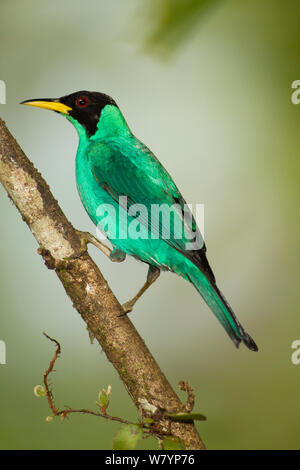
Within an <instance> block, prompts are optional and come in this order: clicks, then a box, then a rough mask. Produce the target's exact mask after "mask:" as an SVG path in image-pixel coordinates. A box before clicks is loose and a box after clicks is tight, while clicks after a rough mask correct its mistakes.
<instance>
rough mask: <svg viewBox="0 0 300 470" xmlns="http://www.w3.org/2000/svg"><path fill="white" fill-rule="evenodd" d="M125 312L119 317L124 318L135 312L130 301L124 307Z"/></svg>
mask: <svg viewBox="0 0 300 470" xmlns="http://www.w3.org/2000/svg"><path fill="white" fill-rule="evenodd" d="M122 307H123V310H124V312H123V313H121V314H120V315H119V317H124V316H125V315H127V313H129V312H132V310H133V303H132V302H131V301H130V300H129V301H128V302H125V304H123V305H122Z"/></svg>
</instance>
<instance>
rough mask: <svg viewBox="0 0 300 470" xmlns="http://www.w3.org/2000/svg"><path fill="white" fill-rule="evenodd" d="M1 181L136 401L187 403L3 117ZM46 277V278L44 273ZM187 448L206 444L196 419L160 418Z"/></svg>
mask: <svg viewBox="0 0 300 470" xmlns="http://www.w3.org/2000/svg"><path fill="white" fill-rule="evenodd" d="M0 181H1V183H2V184H3V186H4V187H5V189H6V191H7V193H8V195H9V197H10V198H11V199H12V201H13V202H14V204H15V206H16V207H17V209H18V210H19V212H20V214H21V216H22V218H23V220H24V221H25V222H26V224H27V225H28V227H29V229H30V230H31V232H32V234H33V235H34V237H35V238H36V240H37V242H38V244H39V246H40V250H39V251H40V253H41V254H42V256H43V258H44V260H45V262H46V265H47V266H48V268H50V269H54V270H55V272H56V274H57V276H58V277H59V279H60V280H61V282H62V284H63V286H64V288H65V291H66V293H67V295H68V296H69V297H70V299H71V301H72V303H73V306H74V307H75V308H76V310H77V311H78V312H79V314H80V315H81V317H82V318H83V320H84V321H85V323H86V324H87V327H88V329H89V330H90V331H91V332H92V333H93V335H94V336H95V338H96V340H97V341H98V343H99V345H100V346H101V348H102V349H103V351H104V352H105V354H106V356H107V358H108V360H109V361H110V362H111V363H112V364H113V366H114V367H115V369H116V370H117V372H118V374H119V376H120V378H121V380H122V382H123V384H124V386H125V388H126V390H127V392H128V393H129V395H130V397H131V398H132V400H133V402H134V404H135V405H136V407H137V408H138V409H139V411H140V413H141V414H143V413H144V410H143V409H142V407H141V404H140V399H146V400H147V401H148V402H149V403H150V404H152V405H154V406H156V407H157V408H159V409H161V410H166V411H167V412H169V413H170V412H171V413H174V412H179V411H183V410H184V405H183V404H182V403H181V401H180V400H179V398H178V396H177V395H176V393H175V392H174V390H173V389H172V387H171V385H170V384H169V382H168V381H167V379H166V377H165V376H164V374H163V373H162V371H161V370H160V368H159V366H158V365H157V363H156V361H155V360H154V358H153V356H152V355H151V353H150V351H149V350H148V348H147V346H146V345H145V343H144V341H143V339H142V338H141V337H140V335H139V334H138V332H137V330H136V329H135V327H134V326H133V324H132V323H131V321H130V319H129V318H128V317H119V315H120V313H122V312H123V310H122V307H121V305H120V303H119V302H118V300H117V299H116V297H115V296H114V294H113V292H112V291H111V289H110V287H109V285H108V284H107V282H106V280H105V279H104V277H103V275H102V274H101V272H100V270H99V268H98V267H97V266H96V264H95V263H94V261H93V260H92V259H91V257H90V256H89V254H88V253H87V252H86V251H85V252H83V251H82V246H81V240H80V237H79V235H78V233H77V232H76V230H75V229H74V227H73V226H72V224H71V223H70V222H69V221H68V219H67V218H66V216H65V215H64V213H63V212H62V210H61V208H60V207H59V205H58V203H57V201H56V200H55V199H54V197H53V195H52V193H51V191H50V189H49V186H48V185H47V183H46V182H45V181H44V179H43V178H42V176H41V174H40V173H39V172H38V171H37V170H36V169H35V168H34V166H33V164H32V163H31V162H30V161H29V160H28V158H27V157H26V155H25V154H24V152H23V151H22V149H21V148H20V146H19V145H18V143H17V142H16V141H15V139H14V138H13V136H12V135H11V134H10V132H9V131H8V129H7V127H6V126H5V123H4V122H3V121H2V120H1V119H0ZM45 282H46V279H45ZM169 429H170V431H171V433H172V435H174V436H178V437H180V438H181V439H182V440H183V441H184V443H185V446H186V448H187V449H204V448H205V447H204V444H203V442H202V440H201V438H200V437H199V435H198V432H197V430H196V429H195V427H194V425H193V424H192V423H178V422H173V421H169V420H168V419H167V418H165V417H164V418H161V419H160V420H159V422H158V423H157V431H158V433H159V432H164V431H167V430H169Z"/></svg>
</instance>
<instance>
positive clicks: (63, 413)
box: [43, 332, 169, 437]
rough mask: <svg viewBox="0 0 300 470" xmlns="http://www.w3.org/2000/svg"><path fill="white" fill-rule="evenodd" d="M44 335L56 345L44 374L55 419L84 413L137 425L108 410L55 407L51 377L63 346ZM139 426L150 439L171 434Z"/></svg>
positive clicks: (143, 425) (45, 334)
mask: <svg viewBox="0 0 300 470" xmlns="http://www.w3.org/2000/svg"><path fill="white" fill-rule="evenodd" d="M43 335H44V336H45V337H46V338H47V339H49V340H50V341H52V342H53V343H55V344H56V350H55V352H54V355H53V358H52V359H51V361H50V364H49V367H48V369H47V370H46V372H45V373H44V385H45V392H46V397H47V400H48V403H49V406H50V408H51V410H52V412H53V417H54V416H60V417H61V419H62V420H64V419H65V418H66V417H67V416H68V415H69V414H71V413H83V414H90V415H93V416H98V417H100V418H104V419H107V420H110V421H118V422H119V423H122V424H136V423H133V422H131V421H128V420H127V419H124V418H119V417H118V416H111V415H109V414H108V413H107V412H106V409H105V410H104V411H103V412H102V413H100V412H97V411H93V410H88V409H85V408H82V409H79V410H76V409H73V408H71V407H66V409H65V410H59V409H58V408H56V406H55V405H54V397H53V393H52V391H51V389H50V386H49V375H50V374H51V372H53V369H54V365H55V362H56V360H57V358H58V356H59V355H60V353H61V346H60V343H59V342H58V341H57V340H56V339H54V338H51V336H49V335H47V333H45V332H43ZM139 426H140V427H141V428H142V429H143V432H144V434H145V437H149V436H150V435H153V436H164V435H168V434H169V433H165V432H162V431H160V430H157V429H156V427H153V429H151V426H149V425H147V424H145V423H143V422H141V421H140V422H139ZM147 434H148V435H147Z"/></svg>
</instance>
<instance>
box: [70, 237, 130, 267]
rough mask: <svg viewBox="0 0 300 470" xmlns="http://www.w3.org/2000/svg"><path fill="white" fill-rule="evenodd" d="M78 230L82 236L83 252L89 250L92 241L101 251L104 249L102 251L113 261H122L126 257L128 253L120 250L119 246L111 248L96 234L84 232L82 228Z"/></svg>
mask: <svg viewBox="0 0 300 470" xmlns="http://www.w3.org/2000/svg"><path fill="white" fill-rule="evenodd" d="M76 232H77V234H78V235H79V237H80V241H81V249H82V253H85V252H86V251H87V246H88V244H89V243H91V244H92V245H94V246H95V247H97V248H98V249H99V250H100V251H102V253H104V254H105V255H106V256H107V257H108V258H109V259H110V260H111V261H115V262H117V263H120V262H121V261H124V259H125V258H126V254H125V253H124V252H123V251H121V250H118V249H117V248H113V249H111V248H109V247H108V246H106V245H105V244H104V243H102V242H101V241H100V240H98V238H96V237H94V235H92V234H91V233H89V232H82V231H81V230H76Z"/></svg>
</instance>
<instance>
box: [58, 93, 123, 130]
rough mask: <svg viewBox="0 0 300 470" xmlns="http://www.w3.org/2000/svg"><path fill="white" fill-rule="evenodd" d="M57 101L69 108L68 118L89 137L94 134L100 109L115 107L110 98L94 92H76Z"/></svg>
mask: <svg viewBox="0 0 300 470" xmlns="http://www.w3.org/2000/svg"><path fill="white" fill-rule="evenodd" d="M59 101H60V103H62V104H65V105H67V106H69V107H70V108H71V111H69V113H68V114H69V116H72V118H74V119H76V121H78V122H79V123H80V124H81V125H82V126H83V127H84V128H85V130H86V132H87V134H88V135H89V136H91V135H93V134H95V132H96V129H97V124H98V122H99V118H100V115H101V111H102V109H103V108H104V107H105V106H106V105H108V104H110V105H114V106H117V104H116V102H115V101H114V100H113V99H112V98H111V97H110V96H108V95H105V94H104V93H98V92H96V91H76V92H75V93H72V94H71V95H66V96H62V97H61V98H59Z"/></svg>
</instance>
